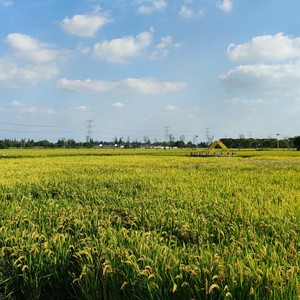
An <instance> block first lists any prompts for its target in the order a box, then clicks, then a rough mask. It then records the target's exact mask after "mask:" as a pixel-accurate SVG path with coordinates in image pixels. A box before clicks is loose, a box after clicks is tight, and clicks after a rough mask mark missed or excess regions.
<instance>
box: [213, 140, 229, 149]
mask: <svg viewBox="0 0 300 300" xmlns="http://www.w3.org/2000/svg"><path fill="white" fill-rule="evenodd" d="M218 145H219V146H220V147H221V148H222V149H223V150H224V151H228V148H227V147H226V146H225V145H224V144H223V143H222V142H221V141H220V140H218V141H214V142H213V143H212V144H211V145H210V146H209V148H208V151H209V152H210V151H212V150H214V149H215V147H216V146H218Z"/></svg>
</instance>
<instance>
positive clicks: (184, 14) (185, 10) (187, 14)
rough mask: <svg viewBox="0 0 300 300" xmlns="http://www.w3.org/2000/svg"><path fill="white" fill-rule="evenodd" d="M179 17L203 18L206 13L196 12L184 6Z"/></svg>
mask: <svg viewBox="0 0 300 300" xmlns="http://www.w3.org/2000/svg"><path fill="white" fill-rule="evenodd" d="M179 16H180V17H181V18H185V19H190V18H193V17H203V16H204V12H203V11H202V10H199V11H195V10H193V9H191V8H189V7H187V6H182V7H181V9H180V11H179Z"/></svg>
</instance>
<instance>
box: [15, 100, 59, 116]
mask: <svg viewBox="0 0 300 300" xmlns="http://www.w3.org/2000/svg"><path fill="white" fill-rule="evenodd" d="M10 105H11V107H13V108H14V109H16V110H17V111H18V112H21V113H32V114H34V113H39V114H40V113H44V114H53V113H55V111H54V109H52V108H50V107H42V106H35V105H33V106H28V105H26V104H24V103H22V102H20V101H17V100H14V101H12V102H11V103H10Z"/></svg>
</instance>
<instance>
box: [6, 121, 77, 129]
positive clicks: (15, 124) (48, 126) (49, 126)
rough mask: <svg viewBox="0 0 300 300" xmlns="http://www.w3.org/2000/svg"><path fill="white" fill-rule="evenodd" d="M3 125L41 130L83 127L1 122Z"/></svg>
mask: <svg viewBox="0 0 300 300" xmlns="http://www.w3.org/2000/svg"><path fill="white" fill-rule="evenodd" d="M0 124H2V125H6V126H22V127H40V128H64V127H79V126H81V125H33V124H20V123H19V124H17V123H7V122H0Z"/></svg>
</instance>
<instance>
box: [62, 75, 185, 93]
mask: <svg viewBox="0 0 300 300" xmlns="http://www.w3.org/2000/svg"><path fill="white" fill-rule="evenodd" d="M58 86H59V87H60V88H61V89H65V90H71V91H81V92H108V91H119V92H138V93H143V94H163V93H168V92H175V91H180V90H182V89H184V88H185V87H186V83H185V82H183V81H180V82H169V81H163V82H160V81H157V80H155V79H153V78H142V79H138V78H127V79H124V80H121V81H115V82H108V81H102V80H90V79H85V80H69V79H66V78H63V79H61V80H59V82H58Z"/></svg>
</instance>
